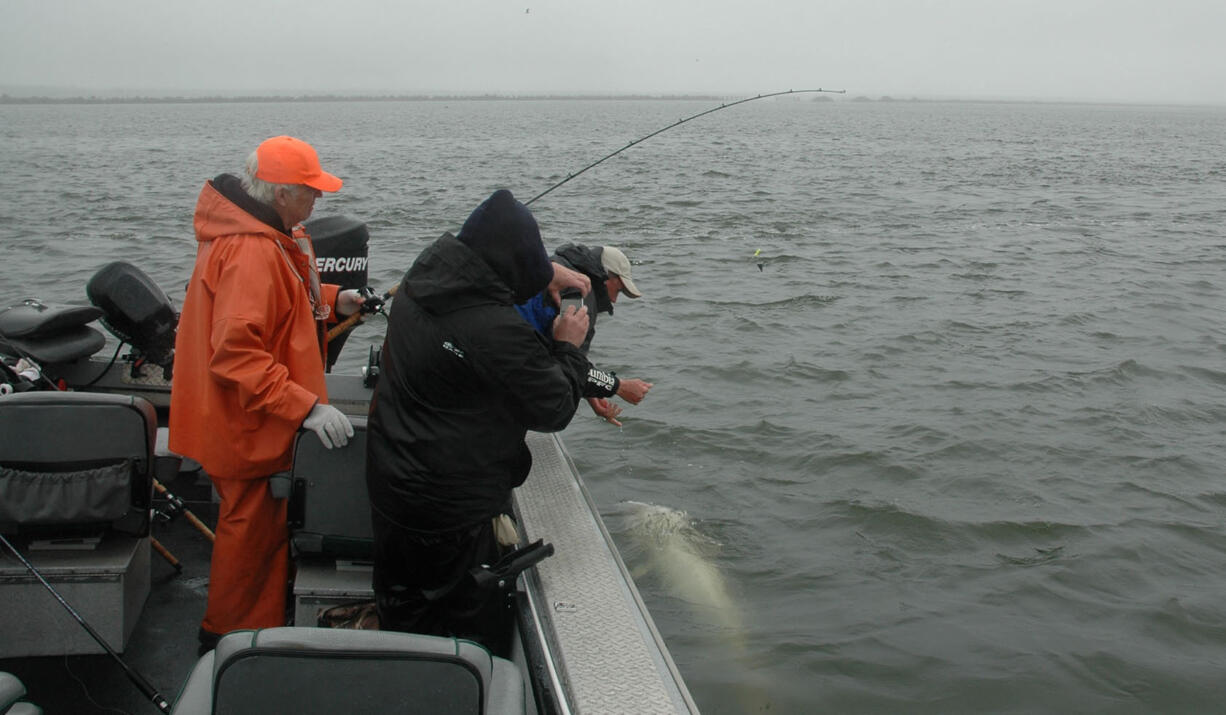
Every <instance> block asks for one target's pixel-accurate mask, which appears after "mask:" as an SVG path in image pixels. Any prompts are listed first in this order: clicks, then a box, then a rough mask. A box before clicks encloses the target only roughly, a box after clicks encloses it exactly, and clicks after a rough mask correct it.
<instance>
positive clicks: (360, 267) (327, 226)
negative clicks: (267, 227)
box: [302, 216, 370, 372]
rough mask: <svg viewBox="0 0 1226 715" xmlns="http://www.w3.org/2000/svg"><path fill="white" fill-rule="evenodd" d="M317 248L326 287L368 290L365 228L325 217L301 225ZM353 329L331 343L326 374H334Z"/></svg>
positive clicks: (367, 235)
mask: <svg viewBox="0 0 1226 715" xmlns="http://www.w3.org/2000/svg"><path fill="white" fill-rule="evenodd" d="M302 226H303V228H305V229H306V230H307V233H308V234H310V236H311V243H312V244H313V245H314V246H315V269H316V270H317V271H319V280H320V281H321V282H323V283H335V284H336V285H339V286H340V287H341V289H342V290H344V289H346V288H363V287H365V286H366V273H367V252H368V248H369V245H368V244H369V242H370V233H369V232H368V231H367V230H366V224H364V223H362V222H361V221H358V220H357V219H352V218H349V217H348V216H326V217H323V218H317V219H311V220H309V221H307V222H305V223H303V224H302ZM352 330H353V329H352V328H350V329H349V330H346V331H345V332H343V333H341V334H340V335H337V336H336V337H335V338H332V340H330V341H329V342H328V364H327V371H328V372H331V371H332V366H333V365H334V364H335V363H336V358H337V357H339V356H340V354H341V348H342V347H344V345H345V340H346V339H347V338H348V337H349V333H350V332H351V331H352Z"/></svg>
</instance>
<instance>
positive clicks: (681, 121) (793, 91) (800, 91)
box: [524, 89, 847, 206]
mask: <svg viewBox="0 0 1226 715" xmlns="http://www.w3.org/2000/svg"><path fill="white" fill-rule="evenodd" d="M812 92H826V93H829V94H847V90H845V89H789V90H787V91H785V92H771V93H770V94H759V95H757V96H755V97H746V98H745V99H738V100H737V101H735V102H729V103H728V104H721V105H719V106H718V107H712V108H710V109H707V110H705V111H702V112H699V113H698V114H694V115H691V116H688V117H685V118H684V119H678V120H677V121H675V122H673V123H672V124H669V125H668V126H666V127H661V128H660V129H657V130H655V131H654V132H652V133H650V134H648V135H647V136H644V137H642V138H640V139H635V140H634V141H632V142H630V143H629V144H627V145H626V146H624V147H622V148H620V149H618V150H617V151H614V152H612V153H611V154H608V155H607V156H603V157H601V158H599V159H597V160H596V161H593V162H592V163H591V164H588V165H587V166H585V167H583V168H582V169H580V170H578V171H576V172H575V173H573V174H567V176H566V178H565V179H562V180H561V181H559V182H558V183H556V184H554V185H553V186H550V187H549V188H548V189H545V190H544V191H542V192H541V193H539V194H537V195H536V196H533V197H532V198H530V199H528V200H527V201H525V202H524V205H525V206H527V205H528V204H530V203H532V202H533V201H536V200H537V199H539V198H541V197H542V196H544V195H545V194H548V193H549V192H550V191H553V190H554V189H556V188H558V187H560V186H562V185H563V184H565V183H566V182H568V181H570V180H571V179H573V178H575V177H576V176H579V175H580V174H582V173H583V172H585V171H587V170H588V169H591V168H593V167H596V166H599V165H600V164H603V163H604V162H605V161H607V160H609V159H612V158H613V157H615V156H617V155H618V154H620V153H622V152H623V151H625V150H627V149H629V148H630V147H632V146H634V145H635V144H642V143H643V142H645V141H647V140H648V139H650V138H652V137H654V136H655V135H657V134H663V133H664V132H666V131H668V130H669V129H672V128H673V127H679V126H681V125H682V124H685V123H686V122H688V121H690V120H691V119H698V118H699V117H705V116H706V115H708V114H712V113H714V112H718V111H720V110H721V109H728V108H729V107H735V106H736V105H738V104H744V103H746V102H753V101H755V100H758V99H766V98H767V97H779V96H782V95H785V94H806V93H812Z"/></svg>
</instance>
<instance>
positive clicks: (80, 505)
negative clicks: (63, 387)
mask: <svg viewBox="0 0 1226 715" xmlns="http://www.w3.org/2000/svg"><path fill="white" fill-rule="evenodd" d="M156 430H157V414H156V412H155V411H154V408H153V405H152V404H150V403H149V402H148V401H147V400H145V399H143V398H141V397H135V396H131V395H107V394H100V393H90V392H37V391H31V392H21V393H16V394H12V395H6V396H3V397H0V434H2V435H4V439H3V440H0V533H23V534H31V535H38V534H48V535H63V534H67V533H84V532H86V531H92V532H97V531H105V530H107V529H113V530H115V531H118V532H120V533H124V534H129V535H131V536H138V537H144V536H148V534H149V516H150V506H151V504H152V501H153V469H154V444H155V441H156Z"/></svg>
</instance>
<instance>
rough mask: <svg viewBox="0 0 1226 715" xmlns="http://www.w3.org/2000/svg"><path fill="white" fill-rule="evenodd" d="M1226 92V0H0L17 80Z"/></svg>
mask: <svg viewBox="0 0 1226 715" xmlns="http://www.w3.org/2000/svg"><path fill="white" fill-rule="evenodd" d="M23 87H26V88H30V87H33V88H38V89H42V88H48V87H58V88H65V89H71V90H78V89H79V90H88V91H96V92H100V93H102V92H108V91H114V90H126V91H129V92H135V93H148V94H155V93H170V94H176V93H185V94H186V93H198V92H209V93H212V92H221V93H226V94H250V93H273V92H276V93H287V92H288V93H329V92H338V93H365V92H377V93H436V94H437V93H443V94H451V93H486V92H488V93H495V94H539V93H594V94H625V93H642V94H671V93H684V94H700V93H701V94H708V93H714V94H721V95H752V94H760V93H766V92H772V91H779V90H785V89H811V88H816V87H824V88H833V89H844V88H845V89H847V91H848V95H849V96H856V95H865V96H870V97H877V96H882V95H889V96H893V97H896V98H910V97H922V98H967V99H975V98H985V99H987V98H993V99H995V98H999V99H1046V100H1087V101H1135V102H1193V103H1212V104H1223V105H1226V0H1146V1H1142V0H735V1H734V0H516V2H510V1H508V0H432V1H430V2H425V1H422V0H407V1H399V2H398V1H396V0H337V1H335V2H323V1H322V0H205V1H204V2H179V1H177V0H98V1H96V2H94V1H91V0H0V88H3V90H4V91H7V92H10V93H13V92H14V91H15V90H16V91H17V92H19V93H20V92H21V91H22V90H21V88H23Z"/></svg>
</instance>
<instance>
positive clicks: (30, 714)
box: [0, 671, 42, 715]
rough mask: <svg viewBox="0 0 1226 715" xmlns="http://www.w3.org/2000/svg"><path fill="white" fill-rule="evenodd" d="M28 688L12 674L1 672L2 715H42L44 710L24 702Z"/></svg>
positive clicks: (0, 705)
mask: <svg viewBox="0 0 1226 715" xmlns="http://www.w3.org/2000/svg"><path fill="white" fill-rule="evenodd" d="M25 696H26V686H25V685H24V684H22V682H21V681H20V680H18V679H17V676H16V675H13V674H12V673H5V672H2V671H0V715H41V713H42V708H40V707H38V706H37V705H33V704H31V703H27V702H25V701H24V700H23V698H24V697H25Z"/></svg>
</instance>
